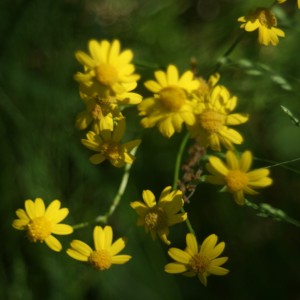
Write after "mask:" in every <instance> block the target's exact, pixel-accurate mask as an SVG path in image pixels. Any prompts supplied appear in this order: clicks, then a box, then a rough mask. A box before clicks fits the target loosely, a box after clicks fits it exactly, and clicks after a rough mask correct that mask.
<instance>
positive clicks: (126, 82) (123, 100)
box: [74, 40, 142, 167]
mask: <svg viewBox="0 0 300 300" xmlns="http://www.w3.org/2000/svg"><path fill="white" fill-rule="evenodd" d="M120 48H121V45H120V42H119V41H118V40H114V41H112V42H111V43H110V42H108V41H106V40H103V41H100V42H98V41H96V40H90V41H89V43H88V49H89V54H87V53H85V52H83V51H77V52H76V54H75V56H76V58H77V60H78V61H79V62H80V63H81V64H82V65H83V67H84V71H83V72H77V73H76V74H75V75H74V78H75V80H76V81H78V82H79V94H80V97H81V99H82V101H83V102H84V104H85V107H86V108H85V110H84V111H83V112H81V113H79V114H78V116H77V118H76V124H75V125H76V127H77V128H78V129H86V128H88V127H89V126H90V125H91V130H90V131H89V132H88V133H87V134H86V139H82V143H83V145H84V146H86V147H87V148H88V149H90V150H93V151H96V152H99V153H98V154H95V155H93V156H91V158H90V161H91V162H92V163H93V164H100V163H101V162H103V161H104V160H105V159H108V160H109V161H110V162H111V164H112V165H113V166H115V167H123V166H124V165H125V164H131V163H132V162H133V160H134V157H133V155H131V154H130V152H131V150H132V149H133V148H135V147H137V146H138V145H139V144H140V142H141V141H140V140H134V141H131V142H127V143H125V144H121V143H120V142H121V139H122V138H123V136H124V133H125V120H126V118H125V116H124V115H123V114H122V109H123V107H124V105H135V104H138V103H140V102H141V100H142V96H141V95H139V94H137V93H134V92H132V91H133V90H134V89H135V88H136V86H137V80H138V79H139V78H140V76H139V75H138V74H135V73H134V71H135V67H134V65H133V64H132V63H131V60H132V58H133V53H132V51H131V50H125V51H121V49H120Z"/></svg>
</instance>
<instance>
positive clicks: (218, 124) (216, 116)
mask: <svg viewBox="0 0 300 300" xmlns="http://www.w3.org/2000/svg"><path fill="white" fill-rule="evenodd" d="M199 122H200V125H201V127H202V128H203V129H204V130H205V131H207V132H208V133H214V132H219V130H220V129H221V128H222V127H223V125H224V122H225V116H224V115H223V114H221V113H219V112H217V111H213V110H206V111H203V112H202V113H201V114H200V116H199Z"/></svg>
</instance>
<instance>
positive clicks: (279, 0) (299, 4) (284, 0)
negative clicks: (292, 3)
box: [277, 0, 300, 9]
mask: <svg viewBox="0 0 300 300" xmlns="http://www.w3.org/2000/svg"><path fill="white" fill-rule="evenodd" d="M286 1H287V0H277V2H278V3H279V4H281V3H284V2H286ZM297 5H298V8H299V9H300V0H297Z"/></svg>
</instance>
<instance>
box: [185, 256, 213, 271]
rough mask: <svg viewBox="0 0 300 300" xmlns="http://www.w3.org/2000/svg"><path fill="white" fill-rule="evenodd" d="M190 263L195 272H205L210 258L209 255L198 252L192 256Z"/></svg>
mask: <svg viewBox="0 0 300 300" xmlns="http://www.w3.org/2000/svg"><path fill="white" fill-rule="evenodd" d="M189 264H190V267H191V269H192V270H193V271H194V272H195V273H197V274H198V273H204V272H206V271H207V270H208V268H209V264H210V260H209V259H208V257H207V256H205V255H203V254H199V253H198V254H195V255H194V256H193V257H192V258H191V260H190V262H189Z"/></svg>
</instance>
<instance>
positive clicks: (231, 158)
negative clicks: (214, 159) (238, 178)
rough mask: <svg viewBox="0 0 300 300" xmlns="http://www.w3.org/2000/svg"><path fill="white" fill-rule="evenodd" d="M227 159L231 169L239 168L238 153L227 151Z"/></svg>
mask: <svg viewBox="0 0 300 300" xmlns="http://www.w3.org/2000/svg"><path fill="white" fill-rule="evenodd" d="M226 160H227V165H228V167H229V169H231V170H238V169H239V161H238V159H237V157H236V155H235V154H234V153H233V152H232V151H227V152H226Z"/></svg>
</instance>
